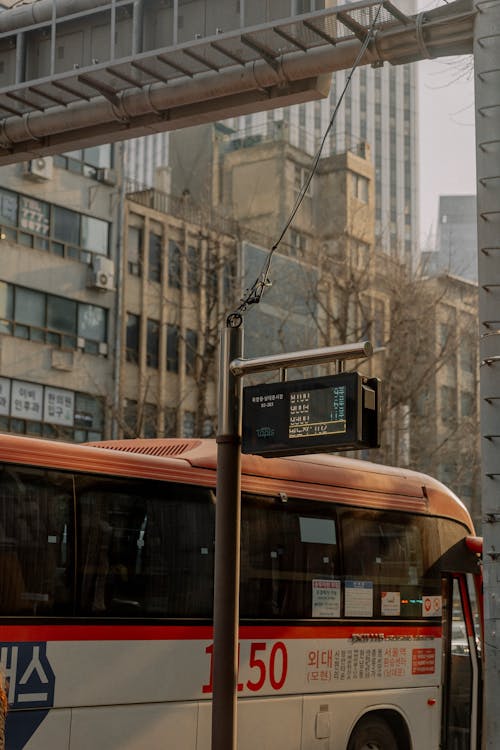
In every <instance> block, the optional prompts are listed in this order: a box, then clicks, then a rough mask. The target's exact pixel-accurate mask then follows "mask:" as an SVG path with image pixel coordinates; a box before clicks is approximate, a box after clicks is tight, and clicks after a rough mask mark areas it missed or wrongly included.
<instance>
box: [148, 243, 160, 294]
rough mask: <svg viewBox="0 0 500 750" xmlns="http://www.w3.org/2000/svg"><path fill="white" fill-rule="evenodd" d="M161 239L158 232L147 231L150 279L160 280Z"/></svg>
mask: <svg viewBox="0 0 500 750" xmlns="http://www.w3.org/2000/svg"><path fill="white" fill-rule="evenodd" d="M162 245H163V239H162V237H161V236H160V235H159V234H155V233H154V232H150V233H149V258H148V260H149V265H148V278H149V280H150V281H158V282H161V266H162V263H161V256H162Z"/></svg>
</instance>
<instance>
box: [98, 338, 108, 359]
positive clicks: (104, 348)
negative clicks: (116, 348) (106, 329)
mask: <svg viewBox="0 0 500 750" xmlns="http://www.w3.org/2000/svg"><path fill="white" fill-rule="evenodd" d="M99 354H102V356H103V357H107V356H108V344H107V342H106V341H99Z"/></svg>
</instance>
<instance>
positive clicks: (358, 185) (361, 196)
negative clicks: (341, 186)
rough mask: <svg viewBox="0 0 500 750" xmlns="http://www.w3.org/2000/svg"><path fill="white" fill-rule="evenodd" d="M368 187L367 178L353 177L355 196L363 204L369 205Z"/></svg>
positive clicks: (357, 175) (354, 175) (355, 175)
mask: <svg viewBox="0 0 500 750" xmlns="http://www.w3.org/2000/svg"><path fill="white" fill-rule="evenodd" d="M368 185H369V181H368V179H367V178H366V177H363V176H362V175H359V174H353V175H352V186H353V195H354V197H355V198H357V199H358V200H359V201H361V202H362V203H368Z"/></svg>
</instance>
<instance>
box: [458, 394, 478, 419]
mask: <svg viewBox="0 0 500 750" xmlns="http://www.w3.org/2000/svg"><path fill="white" fill-rule="evenodd" d="M474 403H475V399H474V394H473V393H469V392H467V391H462V393H461V394H460V411H461V412H462V417H472V416H473V415H474Z"/></svg>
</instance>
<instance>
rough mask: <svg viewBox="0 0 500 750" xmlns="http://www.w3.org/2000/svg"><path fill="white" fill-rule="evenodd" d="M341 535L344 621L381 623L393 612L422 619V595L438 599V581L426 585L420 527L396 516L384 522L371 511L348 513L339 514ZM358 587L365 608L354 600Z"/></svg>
mask: <svg viewBox="0 0 500 750" xmlns="http://www.w3.org/2000/svg"><path fill="white" fill-rule="evenodd" d="M341 529H342V539H343V552H344V573H345V599H344V615H345V617H371V616H374V617H380V616H382V617H383V616H384V615H387V614H394V613H395V612H396V611H397V614H398V616H400V617H402V618H405V617H421V616H422V594H423V593H427V594H430V593H431V592H433V591H434V593H439V591H438V590H435V589H436V588H438V587H439V584H440V580H439V577H437V576H436V578H435V579H433V580H432V581H429V582H428V583H427V582H426V581H424V572H425V571H426V570H427V566H426V565H425V564H424V554H425V553H426V552H427V553H428V550H427V549H426V548H425V547H424V538H423V535H422V530H421V527H420V525H419V522H418V521H417V520H416V519H415V518H412V517H411V516H408V517H406V516H404V515H401V514H397V513H393V514H390V516H389V514H387V515H386V516H385V517H384V516H383V515H381V514H379V513H376V512H374V511H354V510H353V511H351V510H349V511H345V512H342V514H341ZM361 584H362V590H363V591H364V594H363V596H365V595H366V600H365V602H364V604H361V602H360V599H358V593H360V585H361ZM424 586H426V588H424ZM384 593H385V594H386V596H384ZM389 593H390V594H391V600H393V601H392V602H391V604H389V602H388V601H387V595H388V594H389Z"/></svg>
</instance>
